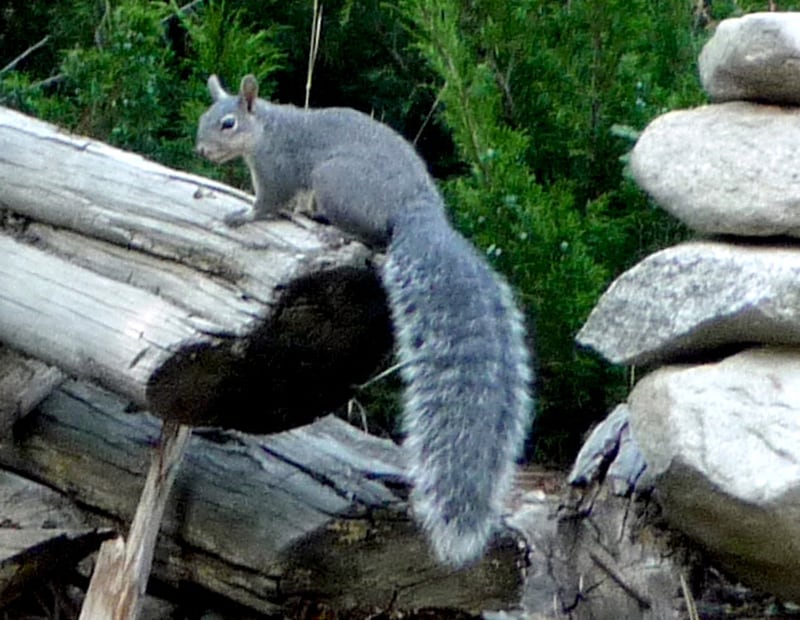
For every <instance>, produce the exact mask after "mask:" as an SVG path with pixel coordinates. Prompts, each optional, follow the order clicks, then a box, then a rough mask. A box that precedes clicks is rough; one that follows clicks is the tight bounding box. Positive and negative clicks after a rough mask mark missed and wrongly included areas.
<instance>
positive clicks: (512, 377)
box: [197, 76, 531, 566]
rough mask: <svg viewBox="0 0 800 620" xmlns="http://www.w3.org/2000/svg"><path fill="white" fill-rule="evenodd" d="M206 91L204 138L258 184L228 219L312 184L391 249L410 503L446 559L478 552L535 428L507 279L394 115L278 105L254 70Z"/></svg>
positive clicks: (202, 145)
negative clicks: (231, 87)
mask: <svg viewBox="0 0 800 620" xmlns="http://www.w3.org/2000/svg"><path fill="white" fill-rule="evenodd" d="M209 90H210V91H211V95H212V98H213V99H214V101H215V103H214V104H213V105H212V106H211V108H209V110H208V111H207V112H206V113H205V114H204V115H203V116H202V117H201V120H200V125H199V129H198V137H197V149H198V151H199V152H200V153H201V154H203V155H205V156H206V157H209V158H210V159H212V160H214V161H226V160H228V159H232V158H233V157H237V156H241V157H243V158H244V159H245V161H246V162H247V164H248V166H249V168H250V171H251V174H252V176H253V183H254V186H255V189H256V202H255V205H254V208H253V209H252V210H250V211H247V212H243V213H237V214H234V216H233V217H229V218H226V221H227V222H228V223H229V224H231V225H239V224H241V223H244V222H246V221H250V220H253V219H258V218H262V217H269V216H271V215H273V214H275V213H276V212H277V210H278V209H279V208H280V207H281V206H283V204H284V203H285V202H286V201H288V200H289V199H290V198H291V197H292V195H293V194H294V193H296V192H297V191H299V190H308V189H310V190H312V191H313V194H314V199H315V202H316V209H317V210H318V211H319V212H321V215H322V216H323V217H324V218H325V219H327V220H328V221H330V222H331V223H332V224H334V225H336V226H338V227H339V228H342V229H343V230H345V231H347V232H350V233H351V234H354V235H356V236H358V237H359V238H361V239H362V240H363V241H365V242H366V243H368V244H371V245H374V246H379V247H382V248H385V249H386V254H387V260H386V262H385V264H384V266H383V268H382V270H381V280H382V282H383V285H384V287H385V289H386V292H387V297H388V300H389V305H390V309H391V313H392V318H393V325H394V329H395V336H396V342H397V349H398V357H399V361H400V366H401V373H402V376H403V379H404V381H405V384H406V390H405V395H404V408H403V426H404V430H405V434H406V440H405V442H404V445H405V447H406V449H407V450H408V453H409V462H410V476H411V479H412V482H413V484H414V490H413V493H412V506H413V509H414V512H415V515H416V517H417V519H418V520H419V522H420V523H421V524H422V525H423V527H424V529H425V531H426V532H427V534H428V538H429V540H430V542H431V544H432V546H433V549H434V550H435V552H436V555H437V557H438V558H439V560H440V561H442V562H444V563H447V564H450V565H453V566H462V565H465V564H467V563H469V562H471V561H474V560H476V559H478V558H479V557H480V556H481V554H482V553H483V551H484V549H485V547H486V545H487V543H488V541H489V539H490V537H491V536H492V534H493V532H494V531H495V530H496V529H497V528H498V526H499V525H500V518H501V516H502V512H503V504H504V501H505V498H506V495H507V493H508V491H509V489H510V487H511V483H512V482H513V476H514V470H515V463H516V460H517V458H518V457H519V455H520V453H521V450H522V447H523V444H524V440H525V437H526V434H527V431H528V427H529V425H530V411H531V401H530V397H529V394H528V389H529V384H530V382H531V371H530V362H529V354H528V350H527V347H526V344H525V334H524V326H523V320H522V316H521V314H520V313H519V311H518V310H517V308H516V305H515V303H514V299H513V295H512V293H511V290H510V288H509V287H508V285H507V284H506V283H505V281H504V280H503V279H502V278H501V277H500V276H498V275H497V274H495V273H494V272H493V271H492V270H491V268H490V267H489V266H488V264H487V263H486V261H485V260H484V258H483V257H482V256H481V255H480V254H479V253H478V252H477V251H476V250H475V249H474V248H473V247H472V246H471V245H470V244H469V243H468V242H467V241H466V240H465V239H464V238H463V237H462V236H461V235H459V234H458V233H457V232H456V231H455V230H453V228H452V227H451V226H450V225H449V223H448V221H447V218H446V216H445V212H444V203H443V200H442V198H441V196H440V194H439V192H438V190H437V188H436V186H435V184H434V182H433V180H432V178H431V177H430V175H429V174H428V172H427V170H426V167H425V164H424V162H423V161H422V159H421V158H420V157H419V156H418V155H417V154H416V152H415V151H414V149H413V147H412V146H411V145H410V144H408V143H407V142H406V141H405V140H404V139H403V138H402V137H401V136H399V134H397V133H395V132H394V131H393V130H391V129H390V128H388V127H387V126H385V125H383V124H382V123H379V122H377V121H375V120H373V119H371V118H369V117H368V116H366V115H364V114H361V113H359V112H356V111H354V110H348V109H343V108H329V109H323V110H302V109H298V108H295V107H293V106H280V105H275V104H270V103H267V102H265V101H262V100H260V99H258V98H257V84H256V82H255V79H254V78H253V77H252V76H247V77H245V78H244V79H243V80H242V86H241V90H240V93H239V95H238V96H236V95H229V94H227V93H226V92H225V91H224V90H223V89H222V87H221V86H220V85H219V82H218V80H217V79H216V77H215V76H212V77H211V78H210V79H209Z"/></svg>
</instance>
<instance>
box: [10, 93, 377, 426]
mask: <svg viewBox="0 0 800 620" xmlns="http://www.w3.org/2000/svg"><path fill="white" fill-rule="evenodd" d="M0 153H2V155H0V186H2V187H3V193H2V195H0V208H2V209H3V210H4V215H5V217H4V218H3V221H4V223H5V225H4V226H3V227H2V228H3V230H2V231H0V256H2V257H3V260H2V261H0V341H2V342H4V343H6V344H7V345H9V346H11V347H12V348H14V349H16V350H18V351H20V352H22V353H24V354H26V355H30V356H32V357H34V358H37V359H40V360H42V361H44V362H46V363H49V364H52V365H55V366H57V367H59V368H61V369H62V370H64V371H66V372H68V373H70V374H73V375H76V376H79V377H84V378H86V379H89V380H92V381H96V382H98V383H99V384H101V385H103V386H105V387H107V388H108V389H110V390H112V391H114V392H115V393H118V394H121V395H123V396H125V397H126V398H129V399H130V400H131V401H132V402H133V403H135V404H136V405H137V406H140V407H142V408H147V409H149V410H151V411H153V412H154V413H156V414H157V415H160V416H162V417H165V418H169V419H174V420H176V421H179V422H182V423H187V424H215V425H221V426H229V427H237V428H242V429H245V430H258V431H262V432H265V431H268V430H276V429H279V428H284V427H286V426H290V425H292V424H296V423H299V421H302V420H298V419H295V418H293V417H292V416H294V415H295V413H297V414H298V415H300V416H301V418H302V419H304V420H308V419H311V418H313V416H314V415H318V414H320V413H321V412H323V411H325V410H326V409H327V408H330V407H331V406H333V405H334V404H336V402H338V401H340V400H342V399H343V397H344V394H345V393H346V389H347V388H346V387H345V388H344V390H343V388H342V386H349V385H352V384H355V383H358V382H360V381H362V380H363V379H365V378H366V377H367V376H368V374H369V372H371V371H372V369H373V368H374V366H375V364H376V363H377V361H378V360H379V359H381V357H382V356H383V355H385V354H386V352H387V350H388V349H389V348H390V344H391V335H390V328H389V318H388V312H387V310H386V304H385V298H384V297H383V293H382V290H381V287H380V283H379V282H378V279H377V277H376V275H375V273H374V271H373V270H372V269H371V264H370V253H369V252H368V251H367V249H366V248H364V247H363V246H361V245H360V244H358V243H355V242H350V241H345V240H343V239H341V238H337V237H336V236H335V235H333V234H332V233H331V231H330V229H324V232H323V228H322V227H320V226H319V225H317V224H315V223H314V222H311V221H310V220H304V219H302V218H298V217H293V218H291V220H289V219H278V220H275V221H270V222H259V223H255V224H252V225H248V226H244V227H241V228H239V229H235V230H234V229H231V228H228V227H227V226H225V225H224V224H223V223H222V218H223V216H224V215H225V214H226V213H228V212H231V211H235V210H239V209H242V208H243V207H245V206H247V205H248V204H249V202H250V201H251V197H250V196H248V195H247V194H244V193H243V192H239V191H237V190H234V189H232V188H229V187H227V186H225V185H222V184H220V183H215V182H213V181H210V180H208V179H204V178H201V177H197V176H193V175H189V174H185V173H182V172H179V171H176V170H171V169H169V168H166V167H164V166H160V165H157V164H155V163H152V162H149V161H147V160H145V159H143V158H141V157H139V156H136V155H132V154H130V153H126V152H124V151H120V150H118V149H114V148H112V147H109V146H108V145H105V144H102V143H100V142H96V141H93V140H90V139H87V138H81V137H76V136H71V135H68V134H65V133H64V132H62V131H60V130H58V129H57V128H56V127H54V126H52V125H49V124H47V123H43V122H41V121H38V120H36V119H33V118H30V117H27V116H24V115H22V114H19V113H17V112H13V111H11V110H8V109H5V108H0ZM266 376H269V377H271V381H269V382H268V385H265V382H264V381H263V377H266ZM309 379H312V380H315V389H314V390H308V389H307V387H306V389H305V390H301V389H298V388H299V387H300V386H304V385H305V386H307V385H308V380H309ZM298 395H300V396H301V397H300V398H298ZM249 398H256V399H258V400H259V401H260V402H262V404H263V405H264V406H263V414H262V415H260V416H258V417H255V418H252V417H250V418H246V419H241V418H238V417H237V416H236V415H235V412H236V411H237V410H239V408H240V407H239V406H240V405H241V404H242V403H243V402H246V401H247V400H248V399H249ZM289 418H292V419H289Z"/></svg>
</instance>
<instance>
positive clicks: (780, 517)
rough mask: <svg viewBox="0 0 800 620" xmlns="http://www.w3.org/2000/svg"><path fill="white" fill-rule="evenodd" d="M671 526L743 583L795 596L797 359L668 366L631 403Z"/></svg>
mask: <svg viewBox="0 0 800 620" xmlns="http://www.w3.org/2000/svg"><path fill="white" fill-rule="evenodd" d="M628 404H629V407H630V424H631V428H632V431H633V435H634V438H635V439H636V442H637V443H638V445H639V447H640V449H641V451H642V453H643V454H644V458H645V460H646V461H647V466H648V472H649V474H650V475H651V476H653V477H654V479H655V484H656V490H657V494H658V499H659V500H660V503H661V504H662V506H663V508H664V511H665V514H666V515H667V518H668V519H669V521H670V523H671V524H672V525H673V526H674V527H676V528H677V529H679V530H681V531H683V532H684V533H685V534H687V535H688V536H689V537H691V538H693V539H695V540H696V541H699V542H700V543H702V545H703V546H704V547H705V548H706V549H707V550H708V551H710V552H711V553H712V554H713V555H714V556H715V557H716V558H717V559H718V560H719V561H720V562H721V563H722V564H723V566H724V567H725V568H727V569H728V570H729V571H731V572H732V573H734V574H735V575H736V576H737V577H738V578H739V579H741V580H742V581H743V582H745V583H748V584H749V585H751V586H753V587H756V588H759V589H763V590H765V591H767V592H770V593H773V594H776V595H778V596H780V597H785V598H789V599H793V600H797V597H800V580H798V579H797V575H798V574H800V350H798V349H769V348H762V349H752V350H748V351H744V352H742V353H739V354H737V355H734V356H732V357H729V358H727V359H725V360H723V361H722V362H719V363H715V364H708V365H703V366H693V367H665V368H661V369H659V370H657V371H655V372H653V373H652V374H650V375H648V376H647V377H645V378H644V379H642V380H641V381H640V382H639V383H638V385H637V386H636V387H635V388H634V390H633V392H632V393H631V395H630V398H629V400H628Z"/></svg>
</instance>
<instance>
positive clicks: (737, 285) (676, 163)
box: [577, 13, 800, 600]
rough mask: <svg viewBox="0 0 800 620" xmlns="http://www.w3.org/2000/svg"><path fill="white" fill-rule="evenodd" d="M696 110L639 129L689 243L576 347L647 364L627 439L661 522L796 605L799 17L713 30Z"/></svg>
mask: <svg viewBox="0 0 800 620" xmlns="http://www.w3.org/2000/svg"><path fill="white" fill-rule="evenodd" d="M699 66H700V76H701V81H702V84H703V87H704V89H705V90H706V92H707V93H708V95H709V97H710V99H711V101H712V102H713V103H711V104H710V105H706V106H703V107H700V108H697V109H693V110H684V111H676V112H670V113H668V114H665V115H663V116H661V117H659V118H657V119H656V120H654V121H653V122H652V123H651V124H650V125H649V126H648V127H647V128H646V129H645V131H644V132H643V133H642V135H641V137H640V139H639V140H638V142H637V144H636V147H635V148H634V151H633V154H632V158H631V168H632V171H633V174H634V177H635V178H636V180H637V182H638V183H639V184H640V186H641V187H642V188H643V189H644V190H645V191H647V192H648V193H649V194H650V195H651V196H652V197H653V199H654V200H655V201H656V202H657V203H658V204H659V205H661V206H662V207H663V208H664V209H666V210H667V211H668V212H669V213H671V214H672V215H674V216H675V217H677V218H678V219H680V220H681V221H682V222H684V223H685V224H686V225H687V226H688V227H690V228H691V229H693V230H694V231H696V232H698V233H700V236H701V238H698V239H697V240H694V241H690V242H687V243H683V244H680V245H678V246H675V247H671V248H668V249H666V250H663V251H660V252H657V253H656V254H653V255H652V256H649V257H648V258H646V259H644V260H643V261H642V262H640V263H639V264H638V265H636V266H635V267H633V268H632V269H630V270H629V271H627V272H626V273H624V274H622V275H621V276H620V277H619V278H618V279H617V280H616V281H615V282H614V283H613V284H612V285H611V286H610V287H609V289H608V290H607V291H606V292H605V293H604V294H603V296H602V297H601V298H600V300H599V302H598V304H597V306H596V307H595V309H594V310H593V312H592V313H591V315H590V317H589V319H588V320H587V322H586V324H585V325H584V327H583V328H582V329H581V331H580V333H579V334H578V337H577V340H578V342H579V343H580V344H581V345H584V346H587V347H591V348H592V349H594V350H596V351H597V352H599V353H600V354H601V355H603V356H604V357H606V358H607V359H609V360H610V361H612V362H615V363H618V364H627V365H638V366H645V367H647V368H648V369H649V370H650V372H649V374H647V375H646V376H645V377H644V378H643V379H642V380H641V381H639V382H638V384H637V385H636V386H635V388H634V389H633V391H632V392H631V394H630V396H629V399H628V405H629V409H630V427H631V431H632V433H633V437H634V439H635V441H636V442H637V444H638V445H639V447H640V449H641V452H642V454H643V456H644V459H645V461H646V463H647V468H648V473H649V475H650V476H651V477H652V479H653V480H654V481H655V487H656V489H657V492H658V497H659V499H660V501H661V503H662V505H663V507H664V509H665V513H666V514H667V516H668V518H669V519H670V521H671V523H672V524H673V525H674V526H675V527H676V528H678V529H680V530H682V531H683V532H684V533H686V534H687V535H689V536H690V537H692V538H694V539H695V540H697V541H699V542H700V543H702V545H703V546H704V547H705V548H706V549H708V550H709V551H710V552H711V553H712V554H713V555H714V556H716V558H717V559H718V560H719V561H720V562H721V563H722V564H723V565H724V566H725V567H726V568H727V569H728V570H729V571H730V572H732V573H733V574H734V575H735V576H738V578H740V579H741V580H743V581H745V582H747V583H749V584H750V585H753V586H755V587H757V588H760V589H764V590H766V591H769V592H771V593H773V594H776V595H778V596H780V597H784V598H792V599H794V600H797V599H798V597H800V578H798V575H800V239H798V238H799V237H800V14H798V13H757V14H752V15H748V16H745V17H742V18H738V19H731V20H727V21H724V22H722V23H721V24H720V25H719V27H718V28H717V31H716V33H715V34H714V36H713V38H712V39H711V40H710V41H709V42H708V43H707V45H706V46H705V47H704V49H703V51H702V53H701V55H700V62H699Z"/></svg>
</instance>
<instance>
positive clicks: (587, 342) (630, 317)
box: [577, 241, 800, 364]
mask: <svg viewBox="0 0 800 620" xmlns="http://www.w3.org/2000/svg"><path fill="white" fill-rule="evenodd" d="M577 341H578V342H579V343H580V344H581V345H583V346H587V347H591V348H592V349H594V350H595V351H597V352H598V353H600V354H601V355H603V356H604V357H605V358H606V359H608V360H609V361H611V362H614V363H617V364H650V363H654V362H664V361H670V360H676V359H685V358H687V357H693V358H696V357H697V356H698V354H699V353H701V352H702V351H704V350H706V351H708V350H713V349H717V348H719V347H722V346H723V345H731V344H738V343H768V344H769V343H772V344H775V343H777V344H795V343H797V344H800V246H792V245H786V246H784V247H773V246H765V245H758V244H750V245H748V244H744V243H738V244H735V245H734V244H731V243H724V242H721V241H692V242H688V243H684V244H681V245H677V246H675V247H672V248H668V249H666V250H662V251H660V252H657V253H655V254H652V255H651V256H649V257H647V258H646V259H644V260H643V261H642V262H640V263H639V264H637V265H635V266H634V267H633V268H631V269H630V270H628V271H626V272H625V273H623V274H622V275H621V276H620V277H619V278H617V279H616V280H615V281H614V282H613V283H612V284H611V286H610V287H609V288H608V290H607V291H606V292H605V293H604V294H603V295H602V296H601V297H600V300H599V301H598V302H597V305H596V306H595V308H594V309H593V310H592V312H591V314H590V315H589V318H588V319H587V321H586V323H585V325H584V326H583V327H582V328H581V330H580V332H578V335H577Z"/></svg>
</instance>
